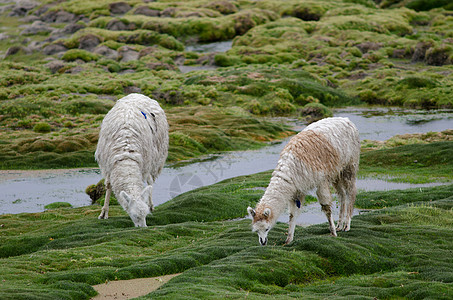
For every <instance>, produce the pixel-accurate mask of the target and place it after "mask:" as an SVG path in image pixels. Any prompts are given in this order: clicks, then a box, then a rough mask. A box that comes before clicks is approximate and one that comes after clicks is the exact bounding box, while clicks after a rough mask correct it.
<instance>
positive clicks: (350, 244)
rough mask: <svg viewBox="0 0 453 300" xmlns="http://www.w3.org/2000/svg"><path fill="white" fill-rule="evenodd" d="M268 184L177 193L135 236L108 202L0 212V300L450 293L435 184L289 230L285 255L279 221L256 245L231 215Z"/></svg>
mask: <svg viewBox="0 0 453 300" xmlns="http://www.w3.org/2000/svg"><path fill="white" fill-rule="evenodd" d="M269 176H270V173H269V172H265V173H260V174H256V175H251V176H242V177H238V178H234V179H229V180H226V181H223V182H221V183H218V184H215V185H212V186H208V187H204V188H200V189H197V190H195V191H191V192H188V193H185V194H182V195H180V196H178V197H176V198H175V199H173V200H171V201H169V202H167V203H165V204H163V205H160V206H158V207H157V208H156V211H155V213H154V215H153V216H151V217H149V218H148V226H149V227H148V228H145V229H143V228H142V229H140V228H134V227H133V224H132V221H131V220H130V219H129V217H128V216H127V215H126V214H125V213H124V211H122V210H121V209H120V207H119V206H112V207H111V213H110V218H109V219H108V220H98V219H97V218H96V216H97V215H98V213H99V211H100V207H99V206H88V207H83V208H75V209H71V208H70V209H68V208H58V209H55V210H49V211H46V212H43V213H34V214H17V215H2V216H0V224H2V227H1V228H2V229H1V231H0V239H1V244H0V254H1V256H2V258H1V261H2V266H3V267H2V269H1V271H0V278H1V279H2V280H1V281H0V287H1V288H0V297H1V298H2V299H29V298H33V299H41V298H42V297H45V298H46V299H88V298H89V297H91V296H93V295H94V294H95V292H94V290H93V289H92V288H91V287H90V285H93V284H98V283H102V282H105V281H106V280H117V279H118V280H119V279H131V278H141V277H152V276H159V275H164V274H172V273H178V272H182V274H181V275H180V276H178V277H176V278H174V279H173V280H171V281H170V282H169V283H167V284H166V285H164V286H163V287H161V288H160V289H159V290H158V291H156V292H154V293H151V294H149V295H148V296H146V297H144V298H152V299H155V298H165V299H169V298H178V299H181V298H184V299H197V298H211V299H212V298H218V297H219V295H221V296H222V297H226V296H229V297H245V296H247V297H248V298H253V299H255V298H256V299H257V298H288V297H297V298H320V297H334V298H335V297H338V298H341V297H378V298H396V297H407V298H423V297H426V296H427V295H429V296H430V297H435V298H437V299H448V298H450V297H451V296H452V293H453V287H452V286H451V282H452V280H453V277H452V273H451V269H452V267H453V265H452V261H451V259H450V258H449V257H450V255H449V252H450V249H451V248H452V247H453V244H452V242H451V241H452V237H453V236H452V226H453V222H452V220H453V215H452V211H453V210H452V208H453V199H452V197H451V193H450V194H449V195H446V194H445V192H442V189H444V187H435V188H431V189H430V192H431V193H436V195H437V196H436V197H418V198H414V195H413V192H412V191H400V192H399V194H398V198H401V199H404V200H403V202H398V203H395V205H398V204H399V203H410V202H411V201H417V202H416V203H414V204H410V205H402V206H401V205H400V206H394V207H391V208H387V209H383V210H380V211H375V212H372V213H368V214H364V215H361V216H356V217H354V218H353V222H352V229H351V231H350V232H347V233H340V234H339V237H338V238H332V237H330V236H329V234H328V233H329V232H328V228H327V225H326V224H321V225H316V226H310V227H307V228H302V227H298V228H297V230H296V235H295V241H294V242H293V243H292V244H291V245H289V246H286V247H284V246H282V245H283V243H284V240H285V239H286V236H285V231H286V228H287V225H286V224H277V226H276V227H275V228H274V229H273V230H272V231H271V232H270V235H269V241H270V246H268V247H261V246H258V245H257V244H258V242H257V238H256V234H255V233H252V232H251V230H250V220H238V221H235V220H231V219H233V218H236V217H238V216H243V215H245V214H246V207H247V206H248V205H253V204H254V203H255V202H256V201H257V200H258V199H259V197H260V195H261V194H262V191H259V190H253V189H251V188H253V187H262V186H265V185H267V183H268V180H269ZM449 189H450V190H451V186H450V187H449ZM365 195H366V193H365ZM389 197H391V196H390V193H389ZM363 199H365V198H363ZM363 199H362V200H361V201H364V202H366V201H367V200H363ZM414 245H416V246H414ZM44 295H45V296H44Z"/></svg>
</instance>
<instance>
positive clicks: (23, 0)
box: [9, 0, 39, 17]
mask: <svg viewBox="0 0 453 300" xmlns="http://www.w3.org/2000/svg"><path fill="white" fill-rule="evenodd" d="M38 4H39V3H37V2H35V1H30V0H20V1H17V4H16V5H15V6H14V8H13V10H12V11H11V12H10V13H9V16H10V17H21V16H25V15H26V14H28V12H29V11H30V10H32V9H33V8H35V7H36V6H38Z"/></svg>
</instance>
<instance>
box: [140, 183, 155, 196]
mask: <svg viewBox="0 0 453 300" xmlns="http://www.w3.org/2000/svg"><path fill="white" fill-rule="evenodd" d="M152 192H153V186H152V185H148V186H146V187H145V188H144V189H143V191H142V199H147V198H148V197H149V196H150V195H151V194H152Z"/></svg>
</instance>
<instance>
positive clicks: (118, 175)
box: [110, 159, 143, 199]
mask: <svg viewBox="0 0 453 300" xmlns="http://www.w3.org/2000/svg"><path fill="white" fill-rule="evenodd" d="M110 181H111V184H112V189H113V192H114V193H115V196H116V197H118V196H119V194H120V193H121V191H125V192H126V193H127V194H128V195H129V196H131V197H132V198H134V199H139V197H140V194H141V191H142V189H143V180H142V176H141V171H140V168H139V166H138V163H137V162H135V161H133V160H131V159H124V160H120V161H118V162H116V165H115V167H114V168H113V169H112V172H111V175H110Z"/></svg>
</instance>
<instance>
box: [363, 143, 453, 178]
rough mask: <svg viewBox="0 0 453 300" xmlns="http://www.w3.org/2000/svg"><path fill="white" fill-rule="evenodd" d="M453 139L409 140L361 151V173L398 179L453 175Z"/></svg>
mask: <svg viewBox="0 0 453 300" xmlns="http://www.w3.org/2000/svg"><path fill="white" fill-rule="evenodd" d="M452 162H453V142H451V141H442V142H434V143H429V144H409V145H403V146H399V147H393V148H390V149H381V150H375V151H368V152H364V153H362V155H361V157H360V174H362V175H364V176H370V175H378V176H384V177H395V178H396V180H398V181H409V182H414V183H416V182H432V181H438V180H444V181H445V180H450V181H451V180H452V179H453V177H452V176H453V166H452Z"/></svg>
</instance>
